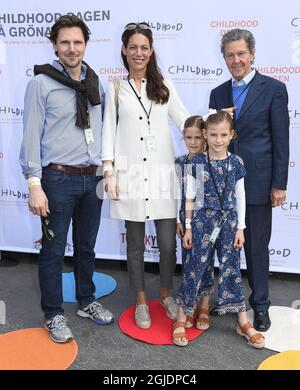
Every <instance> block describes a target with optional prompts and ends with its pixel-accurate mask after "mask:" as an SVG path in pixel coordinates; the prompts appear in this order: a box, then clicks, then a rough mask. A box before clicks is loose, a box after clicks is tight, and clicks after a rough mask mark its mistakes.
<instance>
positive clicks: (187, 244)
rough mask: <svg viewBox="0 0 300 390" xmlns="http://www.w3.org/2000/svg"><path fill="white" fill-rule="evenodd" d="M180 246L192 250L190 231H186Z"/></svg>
mask: <svg viewBox="0 0 300 390" xmlns="http://www.w3.org/2000/svg"><path fill="white" fill-rule="evenodd" d="M182 246H183V247H184V249H191V248H192V230H191V229H186V231H185V233H184V236H183V239H182Z"/></svg>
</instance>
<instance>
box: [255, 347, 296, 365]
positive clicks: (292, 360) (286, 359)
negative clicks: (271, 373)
mask: <svg viewBox="0 0 300 390" xmlns="http://www.w3.org/2000/svg"><path fill="white" fill-rule="evenodd" d="M258 370H300V351H285V352H280V353H277V354H276V355H273V356H271V357H269V358H268V359H266V360H264V361H263V362H262V363H260V365H259V367H258Z"/></svg>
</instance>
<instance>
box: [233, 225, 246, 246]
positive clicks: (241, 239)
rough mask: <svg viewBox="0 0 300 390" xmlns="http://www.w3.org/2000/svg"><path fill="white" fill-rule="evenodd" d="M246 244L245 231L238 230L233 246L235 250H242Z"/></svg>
mask: <svg viewBox="0 0 300 390" xmlns="http://www.w3.org/2000/svg"><path fill="white" fill-rule="evenodd" d="M244 242H245V237H244V230H243V229H238V230H237V231H236V233H235V238H234V244H233V246H234V247H235V249H241V248H242V246H243V245H244Z"/></svg>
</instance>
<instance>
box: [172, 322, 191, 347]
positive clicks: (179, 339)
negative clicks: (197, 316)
mask: <svg viewBox="0 0 300 390" xmlns="http://www.w3.org/2000/svg"><path fill="white" fill-rule="evenodd" d="M185 324H186V323H185V322H174V324H173V334H172V338H173V343H174V344H175V345H178V346H179V347H186V346H187V345H188V342H189V340H188V339H187V335H186V332H185ZM178 328H183V329H184V332H174V330H175V329H178ZM183 339H185V340H183Z"/></svg>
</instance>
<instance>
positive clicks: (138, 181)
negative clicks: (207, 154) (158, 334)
mask: <svg viewBox="0 0 300 390" xmlns="http://www.w3.org/2000/svg"><path fill="white" fill-rule="evenodd" d="M122 42H123V45H122V50H121V55H122V59H123V62H124V65H125V67H126V69H127V70H128V77H127V78H126V79H123V80H120V81H119V82H118V83H116V82H111V83H110V84H109V86H108V91H107V94H106V102H105V114H104V124H103V139H102V160H103V164H104V168H103V172H104V176H105V182H106V188H107V191H108V195H109V197H110V199H111V201H110V216H111V217H112V218H118V219H122V220H125V226H126V242H127V264H128V272H129V279H130V284H131V286H132V287H133V288H134V290H135V293H136V309H135V322H136V324H137V326H138V327H140V328H144V329H147V328H149V327H150V326H151V317H150V313H149V308H148V305H147V299H146V294H145V282H144V249H145V245H144V237H145V221H148V220H153V221H154V223H155V228H156V234H157V240H158V247H159V251H160V286H161V288H160V302H161V303H162V305H163V306H164V308H165V310H166V313H167V315H168V316H169V317H170V318H172V319H175V318H176V312H177V306H176V304H175V302H174V300H173V298H172V297H171V296H170V289H171V288H172V281H173V274H174V269H175V265H176V238H175V237H176V182H175V180H176V179H175V176H176V175H174V160H175V157H174V151H173V144H172V136H171V130H170V128H169V126H168V117H169V116H170V117H171V119H172V120H173V121H174V122H175V124H176V125H177V127H178V128H179V129H180V128H181V127H182V124H183V122H184V120H185V119H186V118H187V116H189V113H188V112H187V110H186V108H185V107H184V105H183V104H182V103H181V101H180V99H179V97H178V95H177V93H176V91H175V89H174V87H173V85H172V84H171V83H170V81H167V80H164V78H163V76H162V75H161V72H160V70H159V68H158V65H157V61H156V55H155V51H154V48H153V37H152V31H151V29H150V26H149V25H148V24H147V23H129V24H127V25H126V26H125V29H124V32H123V34H122Z"/></svg>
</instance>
